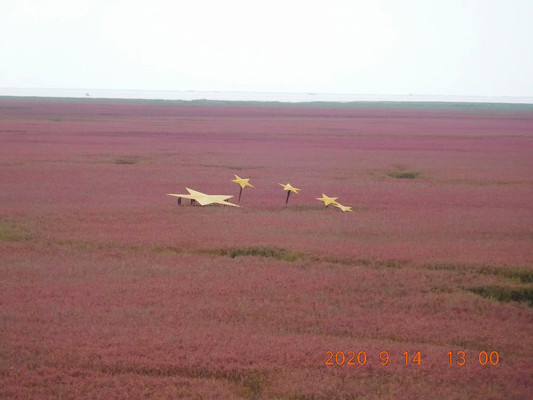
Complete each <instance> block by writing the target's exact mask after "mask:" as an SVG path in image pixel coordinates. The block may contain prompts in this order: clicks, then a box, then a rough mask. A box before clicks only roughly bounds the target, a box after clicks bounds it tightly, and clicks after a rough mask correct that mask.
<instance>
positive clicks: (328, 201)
mask: <svg viewBox="0 0 533 400" xmlns="http://www.w3.org/2000/svg"><path fill="white" fill-rule="evenodd" d="M316 199H317V200H318V201H323V202H324V205H325V206H326V207H327V206H329V205H330V204H333V205H335V204H337V202H336V200H337V199H338V197H328V196H326V195H325V194H324V193H322V197H317V198H316Z"/></svg>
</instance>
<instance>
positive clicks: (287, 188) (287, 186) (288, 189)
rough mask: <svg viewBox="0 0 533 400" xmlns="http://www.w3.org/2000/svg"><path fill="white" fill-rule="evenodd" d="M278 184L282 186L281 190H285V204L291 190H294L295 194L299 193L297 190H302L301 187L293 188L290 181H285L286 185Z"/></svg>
mask: <svg viewBox="0 0 533 400" xmlns="http://www.w3.org/2000/svg"><path fill="white" fill-rule="evenodd" d="M280 185H281V186H283V190H286V191H287V198H286V199H285V204H287V203H288V202H289V196H290V195H291V192H294V193H296V194H300V193H298V190H302V189H298V188H295V187H294V186H292V185H291V184H290V183H287V184H286V185H284V184H283V183H280Z"/></svg>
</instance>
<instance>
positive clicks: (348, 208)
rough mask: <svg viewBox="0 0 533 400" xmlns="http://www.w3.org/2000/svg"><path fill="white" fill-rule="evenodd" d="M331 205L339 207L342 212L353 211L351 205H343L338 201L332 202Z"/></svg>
mask: <svg viewBox="0 0 533 400" xmlns="http://www.w3.org/2000/svg"><path fill="white" fill-rule="evenodd" d="M333 205H334V206H335V207H337V208H340V209H341V210H342V212H346V211H348V212H353V211H352V207H348V206H343V205H342V204H339V203H335V204H333Z"/></svg>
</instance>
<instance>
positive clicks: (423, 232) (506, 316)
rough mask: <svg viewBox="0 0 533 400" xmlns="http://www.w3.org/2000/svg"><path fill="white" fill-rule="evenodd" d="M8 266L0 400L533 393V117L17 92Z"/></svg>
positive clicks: (5, 222)
mask: <svg viewBox="0 0 533 400" xmlns="http://www.w3.org/2000/svg"><path fill="white" fill-rule="evenodd" d="M234 174H237V175H240V176H241V177H244V178H250V179H251V180H250V182H251V183H252V184H253V185H254V186H255V188H246V189H245V190H244V192H243V195H242V200H241V205H242V207H241V208H234V207H224V206H208V207H200V206H189V205H182V206H181V207H179V206H178V204H177V202H176V199H175V198H173V197H169V196H166V194H167V193H184V191H185V187H190V188H192V189H196V190H199V191H202V192H206V193H211V194H228V195H234V196H235V198H234V199H232V200H233V201H236V198H237V196H238V193H239V187H238V186H237V185H236V184H234V183H231V182H230V180H231V179H234ZM287 182H290V183H291V184H292V185H293V186H296V187H298V188H301V189H302V190H301V192H300V195H295V194H293V195H291V198H290V200H289V203H288V205H287V206H286V205H285V192H283V190H282V188H281V187H280V186H279V185H278V183H287ZM322 193H325V194H326V195H328V196H336V197H338V201H339V202H341V203H342V204H345V205H348V206H352V208H353V211H354V212H353V213H342V212H341V211H340V210H339V209H336V208H331V207H329V208H328V209H326V208H325V207H324V206H323V205H322V203H320V202H318V201H317V200H315V198H316V197H321V195H322ZM232 200H230V201H232ZM185 203H188V202H185ZM0 255H1V257H0V398H7V399H17V398H20V399H29V398H31V399H50V398H62V399H80V398H93V399H114V398H116V399H119V398H143V399H170V398H192V399H223V398H227V399H230V398H231V399H233V398H235V399H364V398H368V399H374V398H376V399H391V398H394V399H414V398H419V399H429V398H432V399H485V400H486V399H502V398H508V399H530V398H531V397H532V392H533V308H532V305H533V283H532V282H533V106H518V105H517V106H504V105H501V106H498V105H492V106H490V105H489V106H481V105H463V106H460V105H457V104H455V105H453V104H433V105H431V104H425V105H424V104H418V105H417V104H411V105H407V104H397V105H394V104H382V105H379V104H374V105H372V104H367V105H366V106H365V105H363V104H359V105H345V106H340V105H336V106H332V105H302V104H300V105H283V104H258V103H256V104H254V103H251V104H241V103H210V102H192V103H184V102H154V101H118V100H117V101H112V100H96V99H79V100H75V99H68V100H67V99H38V98H9V97H4V98H0ZM328 351H331V352H332V354H333V358H332V359H331V357H329V356H328V354H329V353H327V352H328ZM350 351H353V352H354V353H353V354H355V355H359V356H360V358H359V359H358V358H357V357H355V358H354V357H353V356H352V353H350ZM385 351H386V352H387V354H388V355H389V359H388V362H387V360H386V357H385V355H386V354H385V353H384V352H385ZM462 351H463V352H464V354H463V353H461V352H462ZM341 352H342V353H341ZM362 352H364V354H366V362H363V361H364V358H363V356H364V354H363V353H362ZM449 352H452V355H453V359H452V365H450V360H449V355H448V353H449ZM484 352H486V354H485V353H484ZM380 353H381V356H382V358H381V362H382V363H380ZM405 353H407V364H408V365H406V359H405V358H406V357H405ZM417 353H419V355H420V357H419V358H418V359H417ZM496 353H497V355H498V357H497V359H496ZM343 354H344V355H345V359H344V360H343V357H342V356H343ZM485 355H492V358H491V360H490V361H487V359H486V357H485ZM350 358H352V359H351V362H349V361H350ZM328 359H329V361H331V363H332V364H333V365H325V363H326V362H327V361H328ZM338 364H342V365H338ZM348 364H355V365H348ZM360 364H364V365H360ZM382 364H386V365H382ZM461 364H462V365H461ZM482 364H485V365H482ZM492 364H496V365H492Z"/></svg>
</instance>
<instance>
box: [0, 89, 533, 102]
mask: <svg viewBox="0 0 533 400" xmlns="http://www.w3.org/2000/svg"><path fill="white" fill-rule="evenodd" d="M0 96H34V97H74V98H107V99H150V100H225V101H279V102H287V103H300V102H313V101H320V102H341V103H343V102H352V101H434V102H467V103H525V104H533V97H505V96H502V97H483V96H432V95H378V94H376V95H373V94H349V93H276V92H206V91H194V90H189V91H180V90H119V89H43V88H36V89H32V88H0Z"/></svg>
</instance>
